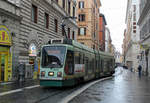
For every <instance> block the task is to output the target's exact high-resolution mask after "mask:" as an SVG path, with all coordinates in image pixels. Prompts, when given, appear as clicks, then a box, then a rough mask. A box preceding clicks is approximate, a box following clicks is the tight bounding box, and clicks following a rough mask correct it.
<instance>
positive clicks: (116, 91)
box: [69, 68, 150, 103]
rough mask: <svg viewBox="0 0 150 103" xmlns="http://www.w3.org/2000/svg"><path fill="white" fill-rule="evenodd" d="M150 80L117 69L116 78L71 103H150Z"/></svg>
mask: <svg viewBox="0 0 150 103" xmlns="http://www.w3.org/2000/svg"><path fill="white" fill-rule="evenodd" d="M149 102H150V78H149V77H146V76H142V77H141V78H139V76H138V74H137V73H133V72H131V71H129V70H125V69H122V68H117V71H116V74H115V77H114V78H113V79H111V80H106V81H103V82H99V83H97V84H95V85H93V86H91V87H90V88H88V89H87V90H85V91H84V92H83V93H81V94H80V95H78V96H77V97H75V98H74V99H73V100H71V101H70V102H69V103H149Z"/></svg>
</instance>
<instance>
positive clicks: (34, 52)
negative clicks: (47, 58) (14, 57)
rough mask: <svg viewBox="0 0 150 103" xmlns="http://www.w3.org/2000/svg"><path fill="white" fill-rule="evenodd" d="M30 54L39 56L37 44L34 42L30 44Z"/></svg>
mask: <svg viewBox="0 0 150 103" xmlns="http://www.w3.org/2000/svg"><path fill="white" fill-rule="evenodd" d="M29 56H37V51H36V46H35V44H33V43H32V44H31V45H30V46H29Z"/></svg>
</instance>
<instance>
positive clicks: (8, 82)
mask: <svg viewBox="0 0 150 103" xmlns="http://www.w3.org/2000/svg"><path fill="white" fill-rule="evenodd" d="M12 83H13V82H8V83H0V85H6V84H12Z"/></svg>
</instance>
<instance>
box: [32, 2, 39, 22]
mask: <svg viewBox="0 0 150 103" xmlns="http://www.w3.org/2000/svg"><path fill="white" fill-rule="evenodd" d="M37 11H38V10H37V6H35V5H32V21H33V22H34V23H37Z"/></svg>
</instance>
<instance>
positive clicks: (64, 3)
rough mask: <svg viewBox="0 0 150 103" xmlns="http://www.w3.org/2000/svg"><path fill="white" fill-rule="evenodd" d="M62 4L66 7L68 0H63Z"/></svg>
mask: <svg viewBox="0 0 150 103" xmlns="http://www.w3.org/2000/svg"><path fill="white" fill-rule="evenodd" d="M62 6H63V8H65V6H66V0H62Z"/></svg>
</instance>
